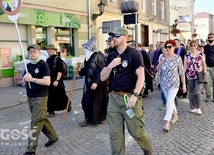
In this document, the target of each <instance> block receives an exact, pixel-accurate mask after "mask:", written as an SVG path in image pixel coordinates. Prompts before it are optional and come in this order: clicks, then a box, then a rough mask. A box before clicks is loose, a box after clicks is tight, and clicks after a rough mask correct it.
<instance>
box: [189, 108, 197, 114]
mask: <svg viewBox="0 0 214 155" xmlns="http://www.w3.org/2000/svg"><path fill="white" fill-rule="evenodd" d="M190 112H191V113H194V114H195V113H197V112H198V109H192V110H190Z"/></svg>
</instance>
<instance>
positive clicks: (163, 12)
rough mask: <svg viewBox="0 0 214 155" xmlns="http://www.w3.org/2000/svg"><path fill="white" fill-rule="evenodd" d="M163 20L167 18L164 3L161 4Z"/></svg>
mask: <svg viewBox="0 0 214 155" xmlns="http://www.w3.org/2000/svg"><path fill="white" fill-rule="evenodd" d="M161 18H162V19H164V18H165V10H164V2H163V1H162V2H161Z"/></svg>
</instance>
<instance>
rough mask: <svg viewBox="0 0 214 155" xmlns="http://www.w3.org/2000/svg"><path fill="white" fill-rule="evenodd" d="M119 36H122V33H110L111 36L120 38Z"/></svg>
mask: <svg viewBox="0 0 214 155" xmlns="http://www.w3.org/2000/svg"><path fill="white" fill-rule="evenodd" d="M120 36H122V34H113V35H112V37H113V38H120Z"/></svg>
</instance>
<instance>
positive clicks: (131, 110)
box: [101, 28, 152, 155]
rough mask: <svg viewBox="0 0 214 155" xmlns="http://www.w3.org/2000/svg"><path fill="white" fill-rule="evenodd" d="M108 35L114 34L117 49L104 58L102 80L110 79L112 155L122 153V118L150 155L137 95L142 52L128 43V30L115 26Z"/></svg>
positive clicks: (140, 83) (139, 92)
mask: <svg viewBox="0 0 214 155" xmlns="http://www.w3.org/2000/svg"><path fill="white" fill-rule="evenodd" d="M109 35H111V36H112V37H113V41H114V44H115V46H116V50H115V51H114V52H112V53H110V54H109V55H108V57H107V60H106V67H104V69H103V70H102V72H101V81H106V80H107V79H109V80H110V83H111V85H110V88H111V90H112V92H110V93H109V102H108V111H107V121H108V124H109V126H110V140H111V148H112V154H125V138H124V134H125V133H124V120H125V122H126V125H127V128H128V129H129V130H128V131H129V133H130V134H131V135H132V137H134V138H135V140H136V141H137V143H138V144H139V145H140V147H141V149H142V150H143V151H144V154H146V155H152V149H151V141H150V139H149V137H148V135H147V133H146V132H145V131H144V129H143V128H142V127H143V126H144V125H145V124H144V119H143V118H144V110H143V109H142V96H140V94H141V90H142V88H143V85H144V79H145V77H144V76H145V75H144V68H143V58H142V55H141V53H140V52H138V51H137V50H135V49H133V48H131V47H129V46H128V45H127V43H126V41H127V38H128V31H127V30H126V29H125V28H116V29H115V30H114V32H113V33H109Z"/></svg>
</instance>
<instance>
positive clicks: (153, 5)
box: [152, 0, 157, 15]
mask: <svg viewBox="0 0 214 155" xmlns="http://www.w3.org/2000/svg"><path fill="white" fill-rule="evenodd" d="M152 13H153V15H157V0H152Z"/></svg>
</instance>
